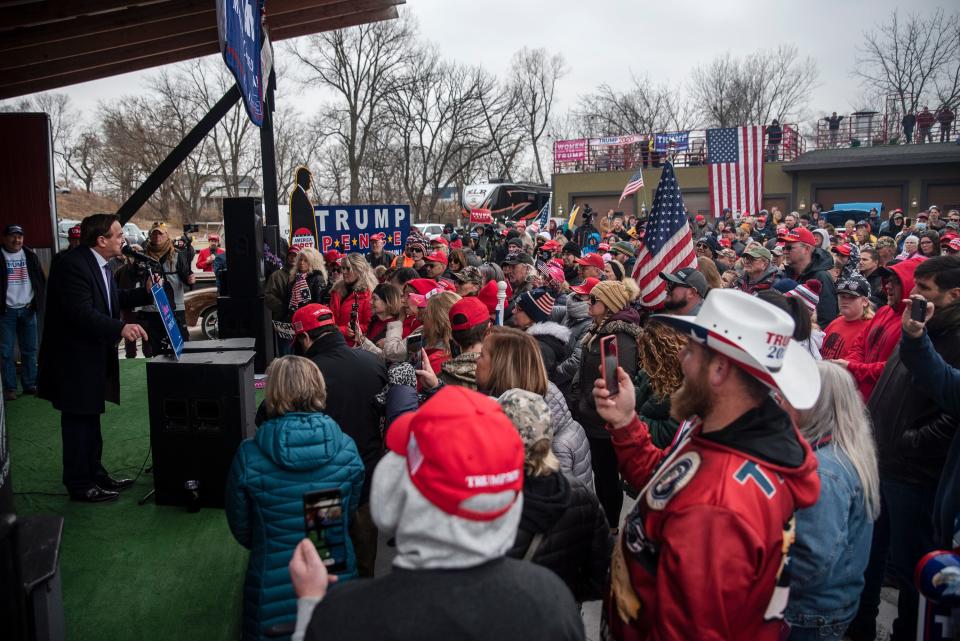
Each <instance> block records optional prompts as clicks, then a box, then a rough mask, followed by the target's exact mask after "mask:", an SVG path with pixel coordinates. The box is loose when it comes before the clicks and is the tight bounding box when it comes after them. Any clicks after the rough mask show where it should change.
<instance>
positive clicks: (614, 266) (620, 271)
mask: <svg viewBox="0 0 960 641" xmlns="http://www.w3.org/2000/svg"><path fill="white" fill-rule="evenodd" d="M607 264H608V265H610V269H611V270H613V274H614V276H616V277H617V280H623V277H624V276H626V274H627V270H626V269H624V267H623V265H622V264H621V263H619V262H617V261H615V260H611V261H610V262H608V263H607Z"/></svg>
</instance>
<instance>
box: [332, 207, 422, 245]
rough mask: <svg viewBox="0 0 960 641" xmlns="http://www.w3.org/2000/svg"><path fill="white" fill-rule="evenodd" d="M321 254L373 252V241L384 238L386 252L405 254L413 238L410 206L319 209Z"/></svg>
mask: <svg viewBox="0 0 960 641" xmlns="http://www.w3.org/2000/svg"><path fill="white" fill-rule="evenodd" d="M313 209H314V213H315V214H316V216H317V244H318V246H319V247H320V251H322V252H326V251H330V250H331V249H336V250H337V251H339V252H340V253H346V252H361V253H364V254H365V253H367V252H369V251H370V237H371V236H374V235H376V234H381V233H382V234H383V235H384V240H385V241H386V245H385V247H384V249H385V250H386V251H392V252H395V253H397V252H402V251H403V244H404V243H405V242H406V240H407V236H409V235H410V206H409V205H316V206H315V207H314V208H313Z"/></svg>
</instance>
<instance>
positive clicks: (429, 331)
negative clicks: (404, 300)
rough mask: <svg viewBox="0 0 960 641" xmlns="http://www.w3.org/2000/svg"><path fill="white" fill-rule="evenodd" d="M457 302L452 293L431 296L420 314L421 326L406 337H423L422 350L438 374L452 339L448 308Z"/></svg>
mask: <svg viewBox="0 0 960 641" xmlns="http://www.w3.org/2000/svg"><path fill="white" fill-rule="evenodd" d="M414 296H416V295H414ZM408 297H409V296H408ZM458 300H460V295H459V294H454V293H453V292H441V293H438V294H435V295H433V296H431V297H430V298H429V299H428V300H427V301H426V303H427V306H426V307H425V308H424V309H423V311H422V312H421V313H420V320H422V321H423V324H422V325H421V326H420V327H418V328H417V329H415V330H414V331H413V332H412V333H411V334H410V335H409V336H407V340H409V339H410V336H423V349H424V350H426V353H427V357H428V358H429V359H430V366H431V368H432V371H434V372H439V371H440V370H441V368H442V367H443V364H444V363H445V362H447V360H448V359H449V358H450V340H451V339H452V338H453V329H451V326H450V308H451V307H453V304H454V303H456V302H457V301H458Z"/></svg>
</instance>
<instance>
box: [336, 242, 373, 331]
mask: <svg viewBox="0 0 960 641" xmlns="http://www.w3.org/2000/svg"><path fill="white" fill-rule="evenodd" d="M340 272H341V273H342V274H343V277H342V278H340V280H338V281H337V282H336V283H334V284H333V288H332V289H331V290H330V311H332V312H333V318H334V320H335V321H336V323H337V328H338V329H339V330H340V333H341V334H343V336H344V338H346V339H347V342H348V343H349V344H351V345H354V346H355V345H357V344H358V334H359V331H357V329H355V328H359V330H360V331H362V330H363V328H365V327H367V326H368V325H369V324H370V319H371V317H372V316H373V308H372V306H371V304H370V298H371V295H372V294H373V290H374V288H376V286H377V278H376V276H374V275H373V269H372V268H371V267H370V263H368V262H367V259H366V258H364V257H363V254H347V255H346V256H344V257H343V258H341V259H340ZM351 324H353V325H351Z"/></svg>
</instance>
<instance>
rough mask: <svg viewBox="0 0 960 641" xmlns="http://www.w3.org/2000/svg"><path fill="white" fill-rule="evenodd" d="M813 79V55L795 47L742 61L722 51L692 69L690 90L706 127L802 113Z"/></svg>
mask: <svg viewBox="0 0 960 641" xmlns="http://www.w3.org/2000/svg"><path fill="white" fill-rule="evenodd" d="M818 77H819V71H818V69H817V65H816V62H815V61H814V60H813V59H812V58H810V57H807V58H801V57H800V55H799V50H798V49H797V47H796V45H781V46H780V47H778V48H777V49H774V50H761V51H757V52H755V53H752V54H750V55H748V56H746V57H745V58H742V59H741V58H735V57H733V56H731V55H730V54H729V53H726V54H724V55H722V56H719V57H717V58H714V59H713V60H712V61H711V62H710V63H708V64H706V65H704V66H701V67H697V68H696V69H694V70H693V73H692V74H691V79H690V94H691V98H692V100H693V102H694V103H695V104H698V105H700V109H701V119H702V121H703V124H704V125H705V126H712V127H735V126H740V125H750V124H761V123H766V122H769V121H770V120H772V119H774V118H776V119H778V120H780V121H781V122H783V121H785V120H788V119H795V120H798V119H800V118H801V117H802V115H803V112H804V110H805V107H806V104H807V102H808V100H809V95H810V90H811V89H812V88H813V87H814V86H815V85H816V82H817V78H818Z"/></svg>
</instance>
